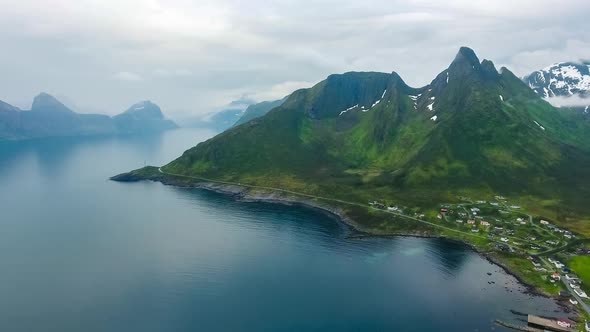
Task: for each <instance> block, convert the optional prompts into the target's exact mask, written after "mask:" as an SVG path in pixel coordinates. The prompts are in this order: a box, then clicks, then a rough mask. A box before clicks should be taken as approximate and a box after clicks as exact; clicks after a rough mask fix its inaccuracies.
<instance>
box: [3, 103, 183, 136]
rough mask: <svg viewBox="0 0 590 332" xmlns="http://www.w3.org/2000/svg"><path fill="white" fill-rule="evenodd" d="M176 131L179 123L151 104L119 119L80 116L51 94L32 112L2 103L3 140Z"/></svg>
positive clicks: (131, 110) (101, 116) (142, 104)
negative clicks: (165, 117) (168, 118)
mask: <svg viewBox="0 0 590 332" xmlns="http://www.w3.org/2000/svg"><path fill="white" fill-rule="evenodd" d="M142 107H143V108H142ZM172 128H176V124H174V122H172V121H170V120H166V119H164V116H163V114H162V112H161V110H160V108H159V107H158V106H157V105H155V104H153V103H150V102H142V103H139V104H136V105H134V106H132V108H131V109H130V110H128V111H126V112H124V113H122V114H120V115H117V116H115V117H110V116H108V115H103V114H80V113H76V112H74V111H73V110H71V109H69V108H68V107H67V106H65V105H64V104H63V103H61V102H60V101H59V100H57V99H56V98H55V97H53V96H51V95H49V94H47V93H41V94H39V95H38V96H36V97H35V98H34V100H33V103H32V106H31V110H28V111H25V110H20V109H18V108H16V107H14V106H12V105H9V104H7V103H5V102H0V139H8V140H19V139H29V138H41V137H53V136H92V135H115V134H134V133H145V132H155V131H162V130H167V129H172Z"/></svg>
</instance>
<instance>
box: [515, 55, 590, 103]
mask: <svg viewBox="0 0 590 332" xmlns="http://www.w3.org/2000/svg"><path fill="white" fill-rule="evenodd" d="M523 80H524V81H525V83H527V84H528V85H529V87H530V88H531V89H533V90H534V91H535V92H536V93H537V94H538V95H539V96H541V97H543V98H552V97H569V96H578V97H582V98H587V97H590V62H582V63H573V62H561V63H557V64H554V65H552V66H549V67H546V68H544V69H541V70H537V71H535V72H533V73H531V74H530V75H528V76H526V77H524V79H523Z"/></svg>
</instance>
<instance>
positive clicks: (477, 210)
mask: <svg viewBox="0 0 590 332" xmlns="http://www.w3.org/2000/svg"><path fill="white" fill-rule="evenodd" d="M479 211H480V210H479V209H478V208H471V212H479Z"/></svg>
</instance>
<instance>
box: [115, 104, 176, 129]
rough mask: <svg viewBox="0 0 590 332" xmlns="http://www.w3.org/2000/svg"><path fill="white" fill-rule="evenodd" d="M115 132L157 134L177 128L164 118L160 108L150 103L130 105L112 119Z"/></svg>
mask: <svg viewBox="0 0 590 332" xmlns="http://www.w3.org/2000/svg"><path fill="white" fill-rule="evenodd" d="M113 121H114V122H115V126H116V128H117V132H119V133H123V134H132V133H146V132H157V131H164V130H168V129H174V128H178V126H177V125H176V124H175V123H174V122H173V121H171V120H167V119H165V118H164V114H163V113H162V110H161V109H160V107H159V106H158V105H156V104H154V103H152V102H151V101H149V100H148V101H142V102H139V103H137V104H134V105H132V106H131V107H130V108H129V109H128V110H127V111H125V112H123V113H121V114H119V115H116V116H114V117H113Z"/></svg>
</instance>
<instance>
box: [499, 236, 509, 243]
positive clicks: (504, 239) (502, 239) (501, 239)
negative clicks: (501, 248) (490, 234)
mask: <svg viewBox="0 0 590 332" xmlns="http://www.w3.org/2000/svg"><path fill="white" fill-rule="evenodd" d="M500 241H502V242H508V238H505V237H503V238H500Z"/></svg>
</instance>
